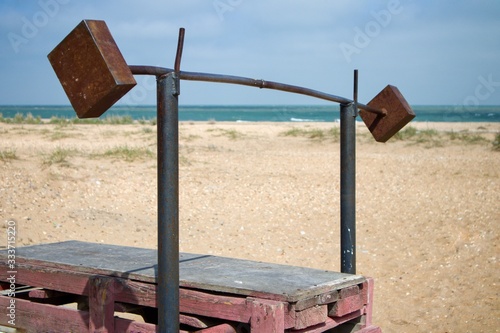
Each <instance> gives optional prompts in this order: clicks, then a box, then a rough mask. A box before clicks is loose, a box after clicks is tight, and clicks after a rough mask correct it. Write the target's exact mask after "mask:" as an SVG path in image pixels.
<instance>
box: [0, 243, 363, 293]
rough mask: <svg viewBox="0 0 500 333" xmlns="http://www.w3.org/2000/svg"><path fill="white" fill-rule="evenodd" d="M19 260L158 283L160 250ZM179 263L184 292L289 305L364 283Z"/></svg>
mask: <svg viewBox="0 0 500 333" xmlns="http://www.w3.org/2000/svg"><path fill="white" fill-rule="evenodd" d="M5 255H6V252H5V251H0V258H2V256H5ZM16 255H17V256H16V260H17V262H18V263H20V264H22V263H29V264H30V265H39V266H40V267H45V268H57V269H65V270H67V271H73V272H76V273H86V274H89V275H109V276H116V277H121V278H124V279H131V280H137V281H141V282H151V283H154V282H155V281H156V274H157V267H156V264H157V260H156V251H155V250H151V249H140V248H134V247H124V246H115V245H108V244H94V243H86V242H78V241H68V242H62V243H54V244H44V245H34V246H27V247H21V248H18V249H17V252H16ZM179 260H180V285H181V286H183V287H189V288H196V289H205V290H211V291H217V292H226V293H231V294H238V295H244V296H252V297H258V298H266V299H272V300H278V301H286V302H297V301H299V300H303V299H306V298H312V297H314V296H317V295H320V294H323V293H327V292H329V291H331V290H335V289H342V288H345V287H348V286H351V285H356V284H359V283H362V282H364V281H365V278H364V277H362V276H359V275H349V274H343V273H338V272H332V271H324V270H316V269H310V268H304V267H295V266H287V265H277V264H270V263H263V262H256V261H250V260H239V259H234V258H223V257H216V256H209V255H195V254H189V253H181V255H180V258H179Z"/></svg>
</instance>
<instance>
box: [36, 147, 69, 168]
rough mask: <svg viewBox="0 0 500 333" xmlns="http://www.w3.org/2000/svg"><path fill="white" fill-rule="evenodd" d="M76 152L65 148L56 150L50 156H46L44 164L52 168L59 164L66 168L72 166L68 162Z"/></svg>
mask: <svg viewBox="0 0 500 333" xmlns="http://www.w3.org/2000/svg"><path fill="white" fill-rule="evenodd" d="M73 153H74V151H73V150H71V149H65V148H60V147H59V148H56V149H55V150H54V151H52V153H50V154H49V155H47V156H45V158H44V159H43V164H44V165H46V166H51V165H53V164H58V165H61V166H64V167H68V166H70V163H69V161H68V157H70V156H71V155H73Z"/></svg>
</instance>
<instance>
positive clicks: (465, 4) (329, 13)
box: [0, 0, 500, 105]
mask: <svg viewBox="0 0 500 333" xmlns="http://www.w3.org/2000/svg"><path fill="white" fill-rule="evenodd" d="M82 19H99V20H104V21H106V23H107V24H108V27H109V29H110V31H111V33H112V35H113V37H114V38H115V40H116V42H117V44H118V46H119V48H120V50H121V51H122V53H123V55H124V57H125V59H126V60H127V63H128V64H130V65H132V64H134V65H156V66H162V67H173V62H174V58H175V50H176V46H177V35H178V29H179V28H180V27H184V28H186V39H185V44H184V54H183V58H182V69H183V70H186V71H200V72H209V73H221V74H232V75H240V76H248V77H252V78H259V79H260V78H262V79H266V80H273V81H279V82H284V83H290V84H296V85H301V86H306V87H309V88H314V89H318V90H321V91H325V92H330V93H333V94H336V95H341V96H345V97H349V98H351V97H352V75H353V74H352V72H353V70H354V69H356V68H357V69H359V79H360V81H359V94H360V95H359V96H360V101H361V102H368V101H369V100H370V99H371V98H372V97H373V96H374V95H376V94H377V93H378V92H379V91H380V90H381V89H383V88H384V87H385V85H387V84H393V85H396V86H397V87H398V88H399V89H400V90H401V92H402V93H403V94H404V95H405V97H406V99H407V100H408V101H409V103H410V104H454V105H475V104H481V105H487V104H500V1H498V0H489V1H488V0H469V1H462V0H456V1H451V0H443V1H435V0H434V1H431V0H422V1H417V0H383V1H375V0H366V1H352V0H351V1H349V0H335V1H332V0H318V1H305V0H303V1H297V0H275V1H273V0H266V1H264V0H177V1H172V0H171V1H153V0H141V1H133V0H120V1H118V0H108V1H102V0H99V1H98V0H85V1H77V0H39V1H38V0H33V1H31V0H0V36H1V37H0V70H1V74H2V75H1V76H0V104H69V102H68V100H67V98H66V96H65V94H64V92H63V90H62V88H61V86H60V84H59V82H58V80H57V78H56V76H55V74H54V72H53V71H52V68H51V66H50V64H49V62H48V60H47V54H48V53H49V52H50V51H51V50H52V49H53V48H54V47H55V46H56V45H57V44H58V43H59V42H60V41H61V40H62V39H63V38H64V37H65V36H66V35H67V34H68V33H69V32H70V31H71V30H72V29H73V28H74V27H75V26H76V25H77V24H78V23H79V22H80V21H81V20H82ZM136 79H137V81H138V87H136V88H134V90H132V91H131V92H130V93H129V94H128V95H127V96H126V97H124V98H123V99H122V101H121V103H127V104H134V103H135V104H154V103H155V96H156V90H155V89H156V88H155V83H154V78H148V77H142V76H141V77H136ZM180 101H181V103H182V104H313V103H321V104H325V103H327V102H324V101H319V100H314V99H311V98H308V97H303V96H295V95H290V94H286V93H281V92H271V91H265V90H259V89H255V88H248V87H235V86H229V85H221V84H214V83H211V84H210V83H196V82H187V81H183V82H182V83H181V96H180Z"/></svg>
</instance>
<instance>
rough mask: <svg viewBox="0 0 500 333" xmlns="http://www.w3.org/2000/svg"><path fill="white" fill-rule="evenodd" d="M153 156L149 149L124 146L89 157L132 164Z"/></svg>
mask: <svg viewBox="0 0 500 333" xmlns="http://www.w3.org/2000/svg"><path fill="white" fill-rule="evenodd" d="M154 156H155V154H154V153H153V152H152V151H151V150H150V149H149V148H145V147H129V146H126V145H125V146H118V147H114V148H111V149H108V150H106V151H105V152H104V153H97V154H92V155H91V157H94V158H99V157H107V158H116V159H120V160H124V161H127V162H133V161H136V160H139V159H148V158H152V157H154Z"/></svg>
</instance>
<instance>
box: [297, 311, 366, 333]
mask: <svg viewBox="0 0 500 333" xmlns="http://www.w3.org/2000/svg"><path fill="white" fill-rule="evenodd" d="M360 315H361V312H360V311H357V312H353V313H350V314H348V315H346V316H344V317H339V318H330V317H328V318H326V319H325V321H324V322H322V323H320V324H317V325H313V326H309V327H306V328H303V329H298V330H293V333H320V332H326V331H328V330H330V329H332V328H334V327H337V326H339V325H342V324H344V323H346V322H348V321H351V320H353V319H356V318H357V317H359V316H360Z"/></svg>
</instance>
